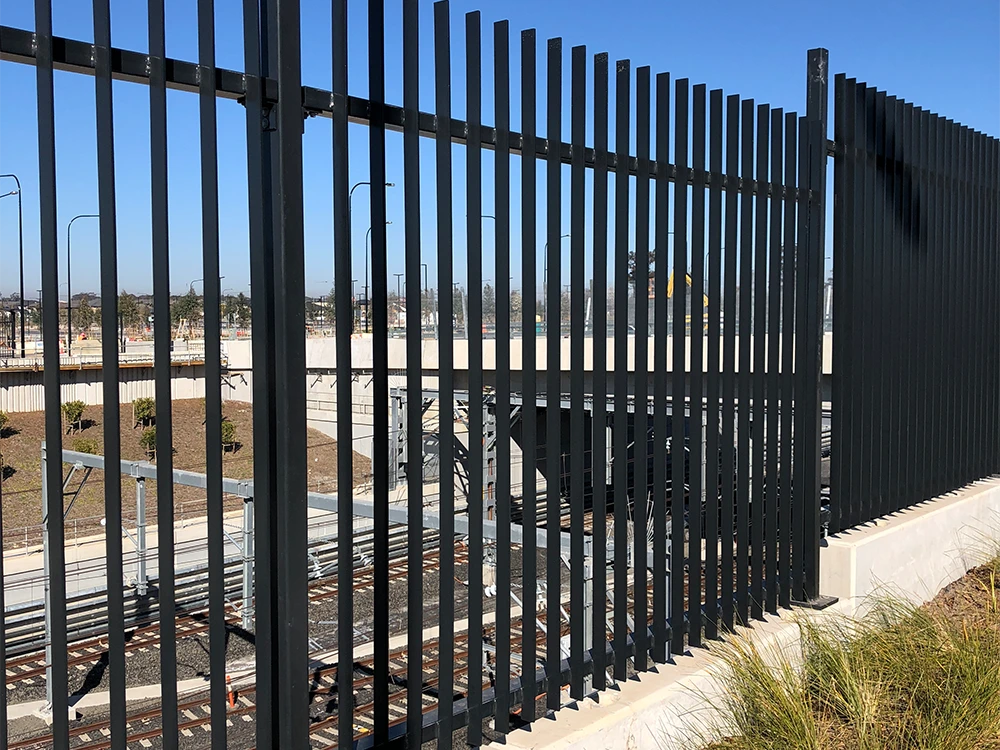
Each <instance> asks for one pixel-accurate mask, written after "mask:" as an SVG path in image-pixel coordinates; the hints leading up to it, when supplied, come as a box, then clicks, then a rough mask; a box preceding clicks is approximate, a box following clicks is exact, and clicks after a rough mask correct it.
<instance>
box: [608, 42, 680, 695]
mask: <svg viewBox="0 0 1000 750" xmlns="http://www.w3.org/2000/svg"><path fill="white" fill-rule="evenodd" d="M658 98H659V97H658ZM608 104H609V102H608V55H607V53H605V52H601V53H598V54H596V55H594V287H593V305H592V307H593V311H594V312H593V315H594V328H593V331H594V333H593V342H594V359H593V362H594V365H593V367H594V374H593V378H594V415H593V416H594V420H593V467H594V469H593V486H594V502H593V513H594V523H593V528H594V536H593V545H594V563H593V565H594V570H593V576H594V593H593V601H594V602H595V606H594V608H593V622H592V624H591V630H592V632H593V635H594V648H593V651H592V652H591V653H592V657H593V662H594V674H593V679H594V689H595V690H603V689H604V687H605V683H606V675H607V671H606V670H607V658H606V655H607V651H606V647H607V640H608V639H607V609H606V608H605V606H604V602H605V601H606V600H607V590H608V585H607V584H608V581H607V573H608V568H607V511H608V480H607V478H608V460H607V459H608V453H607V449H608V442H607V440H608V407H607V395H608V333H607V332H608V304H607V303H608V116H609V115H608ZM660 580H663V579H662V578H661V579H660ZM654 597H655V594H654ZM597 602H600V603H601V605H600V606H597V604H596V603H597Z"/></svg>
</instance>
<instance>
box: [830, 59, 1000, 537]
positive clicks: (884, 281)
mask: <svg viewBox="0 0 1000 750" xmlns="http://www.w3.org/2000/svg"><path fill="white" fill-rule="evenodd" d="M834 98H835V102H836V111H835V118H834V123H835V125H834V126H835V140H836V142H837V149H836V157H835V159H834V165H835V169H834V185H835V191H836V195H837V200H836V201H835V203H834V257H835V258H836V261H835V263H834V277H833V283H834V289H835V290H836V292H835V294H834V303H833V304H834V337H833V340H834V369H833V406H834V409H833V419H834V422H833V445H832V466H831V485H832V487H831V489H832V503H831V524H830V528H831V531H839V530H841V529H846V528H850V527H852V526H856V525H858V524H860V523H865V522H867V521H870V520H872V519H874V518H878V517H879V516H883V515H886V514H888V513H891V512H894V511H897V510H900V509H902V508H906V507H909V506H912V505H915V504H916V503H919V502H921V501H923V500H927V499H929V498H932V497H935V496H936V495H940V494H942V493H944V492H949V491H951V490H954V489H957V488H959V487H961V486H962V485H965V484H968V483H969V482H973V481H975V480H977V479H981V478H983V477H986V476H990V475H992V474H995V473H997V472H998V471H1000V463H998V461H1000V458H998V457H1000V453H998V447H1000V445H998V434H1000V412H998V408H1000V404H998V388H1000V370H998V367H997V354H998V344H1000V338H998V336H1000V328H998V326H997V323H998V318H997V316H998V314H1000V307H998V305H997V292H998V289H1000V275H998V274H1000V266H998V263H1000V244H998V243H1000V238H998V235H997V224H998V219H1000V189H998V185H1000V163H998V158H1000V156H998V141H997V139H996V138H995V137H991V136H987V135H985V134H983V133H979V132H976V131H973V130H972V129H971V128H967V127H964V126H962V125H961V124H959V123H956V122H954V121H952V120H949V119H947V118H945V117H942V116H939V115H936V114H933V113H931V112H928V111H927V110H925V109H921V108H920V107H917V106H914V105H913V104H910V103H908V102H905V101H903V100H901V99H899V98H897V97H894V96H890V95H887V94H886V93H885V92H883V91H879V90H878V89H876V88H874V87H872V86H869V85H868V84H865V83H863V82H860V81H858V80H856V79H854V78H846V77H845V76H843V75H841V76H838V77H837V79H836V82H835V87H834Z"/></svg>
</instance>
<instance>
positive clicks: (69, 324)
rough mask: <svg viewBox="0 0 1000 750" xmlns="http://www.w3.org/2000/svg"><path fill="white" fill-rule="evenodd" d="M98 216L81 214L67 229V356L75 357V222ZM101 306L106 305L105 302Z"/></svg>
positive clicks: (70, 221) (97, 216) (71, 221)
mask: <svg viewBox="0 0 1000 750" xmlns="http://www.w3.org/2000/svg"><path fill="white" fill-rule="evenodd" d="M99 218H101V217H100V216H99V215H98V214H79V215H77V216H74V217H73V218H72V219H70V220H69V224H68V225H67V227H66V354H68V355H70V356H72V355H73V283H72V279H73V275H72V261H73V253H72V247H71V244H70V243H71V241H72V239H73V231H72V230H73V222H75V221H76V220H77V219H99ZM101 304H104V303H103V301H102V302H101Z"/></svg>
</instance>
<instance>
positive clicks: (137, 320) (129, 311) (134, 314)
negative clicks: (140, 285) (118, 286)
mask: <svg viewBox="0 0 1000 750" xmlns="http://www.w3.org/2000/svg"><path fill="white" fill-rule="evenodd" d="M118 317H119V318H120V319H121V322H122V325H123V326H124V327H125V328H139V327H141V326H142V324H143V322H144V321H145V318H144V317H143V314H142V310H141V309H140V307H139V300H138V299H136V296H135V295H134V294H129V293H128V292H125V291H123V292H122V293H121V294H119V295H118Z"/></svg>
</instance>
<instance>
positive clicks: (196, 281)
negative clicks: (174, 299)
mask: <svg viewBox="0 0 1000 750" xmlns="http://www.w3.org/2000/svg"><path fill="white" fill-rule="evenodd" d="M224 278H226V277H225V276H220V277H219V281H222V280H223V279H224ZM203 281H205V279H194V280H193V281H192V282H191V283H189V284H188V292H189V293H190V292H193V291H194V285H195V284H197V283H198V282H203Z"/></svg>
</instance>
